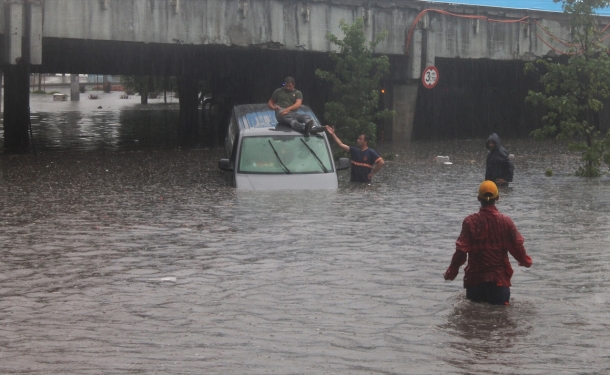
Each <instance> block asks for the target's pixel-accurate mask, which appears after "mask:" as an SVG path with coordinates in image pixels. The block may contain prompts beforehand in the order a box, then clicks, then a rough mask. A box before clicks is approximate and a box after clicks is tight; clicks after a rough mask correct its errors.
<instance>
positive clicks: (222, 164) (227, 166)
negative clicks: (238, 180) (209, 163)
mask: <svg viewBox="0 0 610 375" xmlns="http://www.w3.org/2000/svg"><path fill="white" fill-rule="evenodd" d="M218 168H219V169H222V170H223V171H227V172H233V168H231V163H230V162H229V159H220V161H219V162H218Z"/></svg>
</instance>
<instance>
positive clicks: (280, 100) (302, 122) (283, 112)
mask: <svg viewBox="0 0 610 375" xmlns="http://www.w3.org/2000/svg"><path fill="white" fill-rule="evenodd" d="M294 83H295V82H294V78H292V77H286V79H285V80H284V87H280V88H279V89H277V90H275V91H274V92H273V95H271V99H269V102H268V103H267V105H268V106H269V108H271V109H273V110H274V111H275V118H276V119H277V122H278V123H280V124H284V125H289V126H290V127H292V128H293V129H295V130H298V131H301V132H303V133H305V134H309V133H320V132H323V131H324V128H323V127H321V126H317V125H316V124H315V122H314V121H313V120H312V119H311V117H309V116H308V115H306V114H304V113H297V109H299V107H300V106H301V105H302V104H303V93H301V92H300V91H299V90H297V89H295V88H294Z"/></svg>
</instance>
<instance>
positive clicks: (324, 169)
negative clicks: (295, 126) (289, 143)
mask: <svg viewBox="0 0 610 375" xmlns="http://www.w3.org/2000/svg"><path fill="white" fill-rule="evenodd" d="M300 140H301V142H303V144H304V145H305V147H307V149H308V150H309V152H311V154H312V155H313V156H314V157H315V158H316V160H317V161H318V163H319V164H320V167H322V170H323V171H324V173H328V169H327V168H326V167H325V166H324V163H322V160H320V158H319V157H318V154H316V152H315V151H314V150H312V149H311V147H309V145H308V144H307V142H305V141H304V140H303V138H300Z"/></svg>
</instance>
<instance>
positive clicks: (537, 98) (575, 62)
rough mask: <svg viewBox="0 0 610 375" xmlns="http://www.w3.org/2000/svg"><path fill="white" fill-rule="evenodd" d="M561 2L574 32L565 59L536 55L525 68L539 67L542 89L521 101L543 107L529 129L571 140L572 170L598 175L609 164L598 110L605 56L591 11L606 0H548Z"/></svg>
mask: <svg viewBox="0 0 610 375" xmlns="http://www.w3.org/2000/svg"><path fill="white" fill-rule="evenodd" d="M553 1H554V2H559V1H562V2H563V9H564V13H566V14H567V15H569V16H570V19H571V22H572V30H573V33H572V35H573V37H572V41H571V43H570V44H569V51H568V53H567V59H566V58H563V59H552V58H543V59H539V60H538V61H537V62H536V64H533V63H529V64H527V65H526V71H530V72H531V71H534V70H537V69H538V68H540V70H542V71H543V72H544V73H543V74H542V76H541V78H540V83H542V86H543V90H542V91H541V92H534V91H530V92H529V93H528V96H527V98H526V100H527V101H528V102H530V103H532V104H534V105H541V106H543V107H545V108H546V110H547V113H546V115H544V116H543V117H542V121H543V127H542V128H540V129H537V130H535V131H533V132H532V135H533V136H535V137H538V138H541V137H549V136H550V137H555V138H556V139H560V140H561V139H563V140H568V141H570V149H571V150H574V151H579V152H581V153H582V161H583V162H584V165H581V166H580V167H579V168H578V170H577V171H576V174H577V175H579V176H585V177H597V176H599V175H600V173H601V171H600V168H601V164H602V161H604V162H605V163H607V164H610V163H609V162H610V154H609V150H610V148H609V146H610V137H609V135H608V134H605V135H603V134H601V130H600V127H599V121H598V120H597V119H598V113H599V111H600V110H601V109H602V108H603V105H604V102H607V99H608V98H609V97H610V56H609V55H608V48H607V47H606V46H604V45H603V44H602V32H601V31H600V30H599V29H598V26H597V25H598V23H597V19H596V18H595V10H596V9H599V8H602V7H606V6H608V5H610V0H553Z"/></svg>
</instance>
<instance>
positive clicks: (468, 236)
mask: <svg viewBox="0 0 610 375" xmlns="http://www.w3.org/2000/svg"><path fill="white" fill-rule="evenodd" d="M498 198H499V195H498V187H497V186H496V184H494V183H493V181H484V182H483V183H481V185H480V186H479V194H478V196H477V199H478V200H479V202H481V208H480V209H479V212H477V213H475V214H472V215H469V216H467V217H466V218H465V219H464V221H463V222H462V232H461V233H460V236H459V237H458V239H457V241H456V242H455V253H454V254H453V258H452V259H451V265H450V266H449V268H447V271H445V274H444V278H445V280H453V279H455V277H456V276H457V274H458V272H459V270H460V266H462V264H464V263H465V262H466V260H467V259H468V265H467V266H466V268H465V269H464V273H465V275H464V288H466V298H468V299H469V300H471V301H474V302H487V303H491V304H494V305H508V303H509V300H510V285H511V284H510V279H511V277H512V275H513V269H512V267H511V265H510V261H509V259H508V254H509V253H510V254H511V255H512V256H513V257H514V258H515V259H516V260H517V262H519V265H520V266H523V267H528V268H529V267H531V266H532V258H530V257H529V256H528V255H527V253H526V251H525V247H523V236H521V234H520V233H519V231H518V230H517V227H516V226H515V224H514V223H513V221H512V220H511V218H510V217H508V216H506V215H503V214H501V213H500V212H499V211H498V209H497V208H496V205H495V203H496V200H498Z"/></svg>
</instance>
